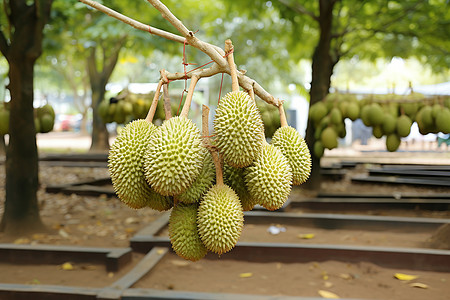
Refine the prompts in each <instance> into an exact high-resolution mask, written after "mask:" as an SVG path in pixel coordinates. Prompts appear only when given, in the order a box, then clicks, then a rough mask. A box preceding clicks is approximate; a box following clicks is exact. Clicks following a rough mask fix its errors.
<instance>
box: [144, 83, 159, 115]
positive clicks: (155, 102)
mask: <svg viewBox="0 0 450 300" xmlns="http://www.w3.org/2000/svg"><path fill="white" fill-rule="evenodd" d="M162 85H163V81H162V80H160V81H159V82H158V86H157V87H156V92H155V96H154V97H153V101H152V105H151V106H150V109H149V110H148V113H147V117H145V121H147V122H149V123H151V122H152V121H153V117H154V116H155V112H156V107H157V106H158V100H159V95H160V94H161V86H162Z"/></svg>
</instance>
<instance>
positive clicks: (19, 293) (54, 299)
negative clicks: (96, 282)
mask: <svg viewBox="0 0 450 300" xmlns="http://www.w3.org/2000/svg"><path fill="white" fill-rule="evenodd" d="M99 291H100V289H98V288H87V287H72V286H59V285H42V284H39V285H25V284H11V283H0V299H9V300H22V299H23V300H28V299H33V300H40V299H42V300H60V299H64V300H94V299H96V297H97V294H98V292H99Z"/></svg>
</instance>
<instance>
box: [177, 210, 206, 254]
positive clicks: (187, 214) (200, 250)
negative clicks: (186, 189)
mask: <svg viewBox="0 0 450 300" xmlns="http://www.w3.org/2000/svg"><path fill="white" fill-rule="evenodd" d="M197 209H198V205H197V204H184V203H179V204H177V205H176V206H174V208H173V209H172V211H171V213H170V217H169V238H170V242H171V244H172V249H173V250H174V251H175V253H176V254H177V255H178V256H181V257H183V258H184V259H188V260H191V261H197V260H200V259H202V258H203V257H205V255H206V253H207V252H208V250H207V249H206V247H205V245H203V243H202V240H201V239H200V235H199V234H198V229H197Z"/></svg>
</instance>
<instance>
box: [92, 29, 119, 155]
mask: <svg viewBox="0 0 450 300" xmlns="http://www.w3.org/2000/svg"><path fill="white" fill-rule="evenodd" d="M125 39H126V36H123V37H122V38H120V39H119V40H118V41H117V44H116V47H114V48H113V49H110V51H106V49H105V48H102V49H101V50H102V51H103V60H102V61H103V65H102V66H101V70H97V57H96V53H97V51H96V48H95V47H92V48H91V53H90V55H89V56H88V59H87V69H88V74H89V80H90V83H91V92H92V104H91V105H92V143H91V148H90V151H108V150H109V133H108V130H107V129H106V124H105V123H104V122H103V120H102V118H101V117H100V115H99V114H98V106H99V104H100V102H101V101H103V99H104V98H105V88H106V84H107V83H108V80H109V78H110V77H111V74H112V72H113V70H114V67H115V66H116V64H117V61H118V59H119V52H120V49H121V48H122V46H123V45H124V43H125ZM107 53H108V54H107Z"/></svg>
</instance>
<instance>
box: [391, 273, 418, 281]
mask: <svg viewBox="0 0 450 300" xmlns="http://www.w3.org/2000/svg"><path fill="white" fill-rule="evenodd" d="M394 277H395V278H397V279H398V280H402V281H409V280H413V279H416V278H418V277H419V276H416V275H409V274H403V273H395V274H394Z"/></svg>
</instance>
